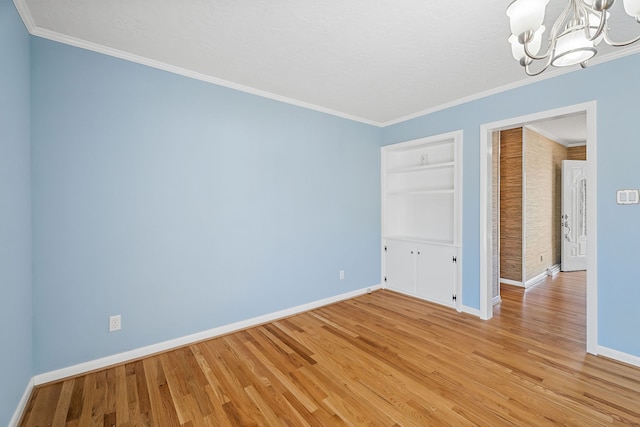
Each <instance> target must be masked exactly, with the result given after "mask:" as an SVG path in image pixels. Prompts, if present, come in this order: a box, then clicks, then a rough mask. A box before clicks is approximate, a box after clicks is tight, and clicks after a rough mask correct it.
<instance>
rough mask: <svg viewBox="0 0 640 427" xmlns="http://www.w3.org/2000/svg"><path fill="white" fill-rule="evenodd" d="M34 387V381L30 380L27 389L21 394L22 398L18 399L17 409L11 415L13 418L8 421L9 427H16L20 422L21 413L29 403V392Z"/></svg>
mask: <svg viewBox="0 0 640 427" xmlns="http://www.w3.org/2000/svg"><path fill="white" fill-rule="evenodd" d="M34 385H35V382H34V379H33V378H31V379H30V380H29V382H28V383H27V388H26V389H25V390H24V393H23V394H22V398H21V399H20V403H18V407H17V408H16V410H15V412H14V413H13V417H11V420H10V421H9V427H17V426H18V423H19V422H20V418H21V417H22V413H23V412H24V409H25V408H26V407H27V403H28V402H29V397H31V391H32V390H33V386H34Z"/></svg>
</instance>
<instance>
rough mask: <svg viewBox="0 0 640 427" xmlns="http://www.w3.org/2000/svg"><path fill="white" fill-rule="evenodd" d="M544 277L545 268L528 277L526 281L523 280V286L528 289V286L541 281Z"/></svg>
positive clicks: (545, 275) (545, 273) (545, 274)
mask: <svg viewBox="0 0 640 427" xmlns="http://www.w3.org/2000/svg"><path fill="white" fill-rule="evenodd" d="M546 278H547V270H545V271H543V272H542V273H540V274H538V275H537V276H534V277H532V278H531V279H529V280H527V281H526V282H524V287H525V289H528V288H530V287H532V286H533V285H536V284H537V283H539V282H542V281H543V280H544V279H546Z"/></svg>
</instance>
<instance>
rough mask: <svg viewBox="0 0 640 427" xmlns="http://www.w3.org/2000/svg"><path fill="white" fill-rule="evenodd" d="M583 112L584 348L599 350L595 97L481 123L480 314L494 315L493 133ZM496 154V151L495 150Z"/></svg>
mask: <svg viewBox="0 0 640 427" xmlns="http://www.w3.org/2000/svg"><path fill="white" fill-rule="evenodd" d="M583 112H584V113H585V114H586V125H587V159H588V162H587V182H588V183H589V185H588V186H587V223H588V224H589V236H590V238H589V240H588V241H587V325H586V327H587V348H586V351H587V352H588V353H591V354H598V282H597V280H598V270H597V268H598V263H597V260H598V253H597V251H598V242H597V237H598V221H597V213H598V212H597V198H596V197H597V194H598V193H597V185H598V181H597V164H598V162H597V157H596V156H597V133H596V101H591V102H586V103H582V104H576V105H571V106H567V107H562V108H557V109H553V110H547V111H542V112H538V113H533V114H528V115H524V116H519V117H513V118H508V119H504V120H500V121H496V122H492V123H486V124H483V125H481V126H480V318H482V319H484V320H488V319H490V318H491V317H493V303H492V295H491V289H492V287H491V280H492V266H493V259H492V255H491V254H492V249H493V248H492V246H493V242H492V234H491V233H492V228H493V227H492V219H493V211H492V203H491V202H492V199H491V197H492V175H491V165H492V159H493V154H494V153H492V144H491V143H492V134H493V132H495V131H500V130H504V129H509V128H514V127H518V126H524V125H526V124H528V123H530V122H534V121H539V120H544V119H550V118H553V117H557V116H565V115H570V114H576V113H583ZM496 154H497V153H496Z"/></svg>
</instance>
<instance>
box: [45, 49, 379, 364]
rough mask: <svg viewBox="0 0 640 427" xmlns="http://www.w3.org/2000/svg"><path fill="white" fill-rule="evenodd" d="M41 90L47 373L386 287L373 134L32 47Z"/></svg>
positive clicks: (79, 53) (124, 66)
mask: <svg viewBox="0 0 640 427" xmlns="http://www.w3.org/2000/svg"><path fill="white" fill-rule="evenodd" d="M32 75H33V77H32V96H33V108H32V123H33V126H32V133H33V136H32V138H33V139H32V150H33V170H34V173H33V204H34V236H35V239H34V310H35V313H36V314H37V315H36V317H35V327H34V342H35V346H36V347H35V354H36V356H35V358H34V359H35V361H34V366H35V371H36V372H37V373H42V372H46V371H50V370H54V369H57V368H62V367H66V366H70V365H74V364H77V363H80V362H85V361H89V360H94V359H96V358H99V357H103V356H108V355H112V354H116V353H119V352H123V351H126V350H131V349H135V348H139V347H141V346H145V345H149V344H154V343H158V342H161V341H164V340H168V339H172V338H177V337H181V336H184V335H187V334H192V333H196V332H200V331H203V330H207V329H209V328H213V327H216V326H220V325H225V324H229V323H231V322H236V321H241V320H246V319H248V318H251V317H254V316H258V315H262V314H267V313H272V312H275V311H278V310H282V309H286V308H291V307H294V306H296V305H300V304H304V303H308V302H312V301H316V300H319V299H322V298H326V297H329V296H334V295H337V294H341V293H344V292H348V291H352V290H355V289H360V288H364V287H367V286H372V285H376V284H378V283H380V135H381V130H380V129H379V128H376V127H373V126H369V125H364V124H360V123H356V122H353V121H349V120H345V119H340V118H337V117H334V116H330V115H327V114H323V113H318V112H314V111H310V110H307V109H303V108H299V107H295V106H291V105H287V104H283V103H279V102H275V101H271V100H268V99H265V98H260V97H256V96H253V95H249V94H245V93H241V92H238V91H234V90H230V89H227V88H222V87H218V86H215V85H212V84H208V83H204V82H200V81H197V80H192V79H188V78H185V77H182V76H178V75H174V74H171V73H167V72H163V71H159V70H156V69H152V68H148V67H145V66H141V65H137V64H133V63H130V62H126V61H122V60H119V59H115V58H112V57H108V56H104V55H100V54H96V53H93V52H89V51H85V50H81V49H77V48H73V47H69V46H65V45H62V44H58V43H54V42H50V41H47V40H43V39H38V38H34V39H33V40H32ZM339 270H344V271H345V280H344V281H339V280H338V279H339V275H338V272H339ZM114 314H121V315H122V322H123V330H122V331H120V332H117V333H109V332H108V331H107V319H108V316H109V315H114Z"/></svg>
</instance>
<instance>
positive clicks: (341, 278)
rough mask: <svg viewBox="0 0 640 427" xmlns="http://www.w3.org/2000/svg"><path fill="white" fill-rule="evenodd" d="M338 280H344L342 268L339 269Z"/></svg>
mask: <svg viewBox="0 0 640 427" xmlns="http://www.w3.org/2000/svg"><path fill="white" fill-rule="evenodd" d="M340 280H344V270H340Z"/></svg>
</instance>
